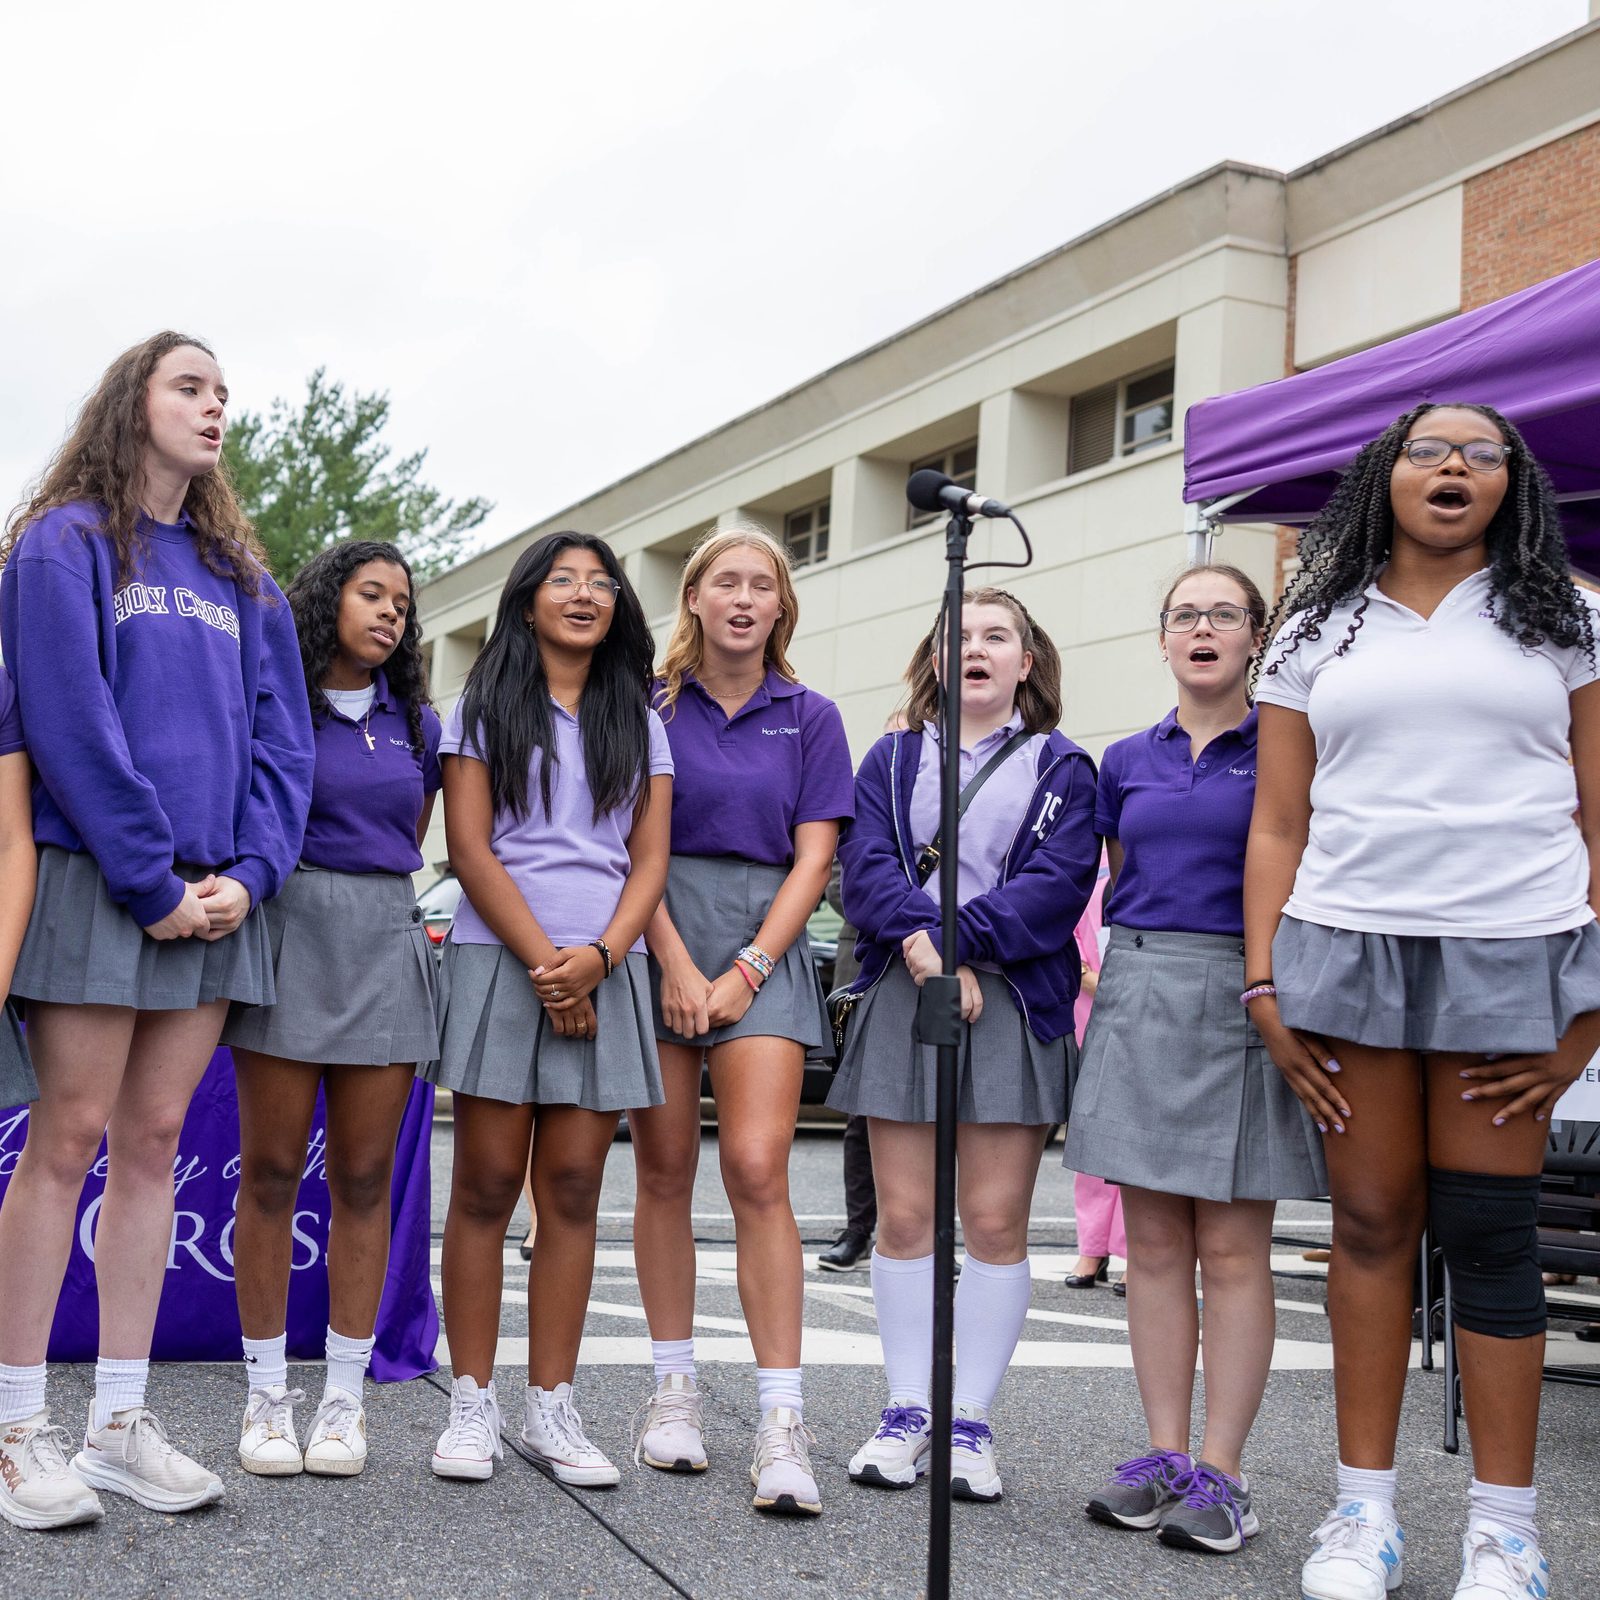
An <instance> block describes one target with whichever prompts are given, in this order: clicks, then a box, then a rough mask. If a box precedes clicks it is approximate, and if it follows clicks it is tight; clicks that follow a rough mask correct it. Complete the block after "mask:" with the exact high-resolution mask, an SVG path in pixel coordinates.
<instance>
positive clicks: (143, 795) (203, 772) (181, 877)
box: [0, 333, 312, 1528]
mask: <svg viewBox="0 0 1600 1600" xmlns="http://www.w3.org/2000/svg"><path fill="white" fill-rule="evenodd" d="M227 400H228V391H227V388H226V386H225V385H224V383H223V381H222V373H221V370H220V368H219V367H218V366H217V362H216V359H215V357H214V356H213V355H212V354H211V352H210V351H209V350H208V349H206V347H205V346H204V345H202V344H200V343H199V342H198V341H197V340H194V339H190V338H186V337H184V336H183V335H181V334H176V333H161V334H157V335H155V336H154V337H153V338H150V339H148V340H146V341H145V342H144V343H143V344H140V345H137V346H135V347H134V348H133V349H131V350H129V351H127V352H125V353H124V354H123V355H121V356H119V357H118V358H117V360H116V361H115V362H113V363H112V365H111V366H110V368H109V369H108V370H107V372H106V374H105V376H104V378H103V379H102V380H101V382H100V385H99V387H98V388H97V389H96V390H95V392H94V393H93V394H92V395H91V396H90V397H89V399H88V401H87V402H86V403H85V405H84V407H83V410H82V412H81V414H80V416H79V418H78V422H77V425H76V427H75V428H74V429H73V431H72V434H71V436H70V437H69V438H68V439H67V442H66V443H65V445H63V447H62V449H61V452H60V454H59V455H58V456H57V458H56V460H55V462H54V463H53V464H52V466H51V467H50V469H49V471H48V472H47V473H46V475H45V477H44V480H43V482H42V484H41V485H40V487H39V489H38V490H37V492H36V493H35V494H34V496H33V498H32V499H31V500H30V501H29V502H28V503H27V505H25V506H24V507H22V508H21V509H20V510H19V511H18V512H17V513H16V515H15V516H14V517H13V518H12V520H11V523H10V525H9V527H8V530H7V536H6V539H5V543H4V547H3V555H4V558H5V570H4V574H3V576H0V637H3V640H4V646H5V655H6V662H7V665H8V666H9V668H10V670H11V673H12V675H13V676H14V678H15V679H16V686H17V695H18V700H19V703H20V706H21V711H22V726H23V732H24V735H25V736H26V739H27V744H28V748H29V753H30V754H31V756H32V758H33V763H34V768H35V771H36V773H37V780H36V782H35V784H34V790H33V807H34V828H33V833H34V839H35V842H36V843H37V845H38V847H39V871H38V886H37V889H36V891H35V895H34V906H33V915H32V918H31V920H30V922H29V925H28V931H27V935H26V937H25V939H24V941H23V945H22V951H21V954H20V955H19V957H18V959H17V967H16V974H15V977H14V979H13V984H12V987H13V990H14V992H15V993H16V994H17V995H18V996H20V997H21V998H23V999H24V1000H25V1001H26V1002H27V1022H28V1039H29V1044H30V1047H31V1050H32V1054H33V1061H34V1065H35V1067H36V1069H37V1072H38V1078H39V1103H38V1106H37V1107H36V1109H35V1110H34V1112H33V1115H32V1118H31V1124H30V1127H29V1133H28V1142H27V1145H26V1147H25V1148H24V1150H23V1153H22V1157H21V1160H20V1161H19V1163H18V1166H17V1170H16V1174H15V1176H14V1177H13V1179H12V1181H11V1186H10V1188H9V1190H8V1191H7V1194H6V1200H5V1206H4V1208H3V1209H0V1451H3V1452H4V1454H5V1456H6V1458H7V1461H6V1462H5V1463H0V1513H3V1514H4V1515H5V1516H6V1517H7V1518H8V1519H9V1520H11V1521H12V1522H15V1523H17V1524H19V1525H20V1526H23V1527H30V1528H53V1527H60V1526H63V1525H65V1524H67V1523H72V1522H85V1521H92V1520H93V1519H94V1518H96V1517H98V1516H99V1515H100V1514H101V1513H100V1503H99V1500H98V1499H97V1497H96V1494H95V1490H96V1489H106V1490H110V1491H112V1492H114V1493H118V1494H125V1495H127V1496H129V1497H130V1498H131V1499H133V1500H136V1501H137V1502H138V1503H139V1504H140V1505H143V1506H147V1507H149V1508H151V1509H153V1510H159V1511H165V1512H172V1511H187V1510H191V1509H193V1508H194V1507H196V1506H200V1505H205V1504H208V1503H209V1502H212V1501H215V1500H217V1499H220V1498H221V1495H222V1484H221V1481H220V1480H219V1479H218V1478H217V1477H216V1476H215V1475H213V1474H212V1473H210V1472H208V1471H207V1470H206V1469H205V1468H204V1467H202V1466H200V1465H199V1464H198V1463H197V1462H194V1461H192V1460H190V1459H189V1458H188V1457H187V1456H186V1455H184V1454H182V1453H181V1452H180V1451H179V1450H177V1449H176V1448H175V1447H174V1446H173V1445H172V1444H171V1443H170V1442H169V1441H168V1439H167V1436H166V1431H165V1429H164V1428H163V1427H162V1425H161V1423H160V1422H159V1421H158V1420H157V1418H156V1416H155V1414H154V1413H153V1412H152V1411H151V1410H150V1409H149V1407H148V1406H147V1405H146V1404H145V1382H146V1376H147V1372H148V1368H149V1355H150V1343H151V1336H152V1332H153V1328H154V1324H155V1316H156V1308H157V1303H158V1301H159V1299H160V1294H161V1285H162V1281H163V1277H164V1268H165V1265H166V1258H167V1250H168V1244H169V1239H170V1236H171V1231H172V1212H173V1160H174V1156H175V1155H176V1152H177V1145H178V1136H179V1132H180V1130H181V1129H182V1126H183V1119H184V1114H185V1112H186V1111H187V1109H188V1105H189V1099H190V1097H191V1095H192V1094H193V1092H194V1089H195V1087H196V1085H197V1084H198V1083H199V1081H200V1078H201V1076H202V1075H203V1074H204V1072H205V1069H206V1065H207V1063H208V1062H209V1061H210V1059H211V1054H212V1051H213V1050H214V1049H215V1048H216V1043H217V1038H218V1035H219V1033H220V1032H221V1029H222V1024H223V1021H224V1018H225V1017H226V1015H227V1010H228V1005H229V1002H230V1001H235V1000H237V1001H243V1002H245V1003H249V1004H263V1003H270V1002H271V1001H272V1000H273V999H274V998H275V995H274V988H273V975H272V961H271V952H270V949H269V947H268V941H267V936H266V929H265V925H264V923H263V920H262V917H261V914H260V905H261V902H262V901H263V900H265V899H267V898H269V897H270V896H272V895H274V894H276V893H277V891H278V888H279V887H280V885H281V884H282V883H283V881H284V878H285V877H286V876H287V874H288V873H289V872H290V871H291V870H292V868H293V866H294V863H295V861H296V859H297V857H298V855H299V851H300V840H301V834H302V832H303V831H304V828H305V820H306V811H307V807H308V805H309V802H310V794H311V772H312V744H311V724H310V715H309V711H308V709H307V705H306V695H305V687H304V678H303V675H302V673H301V668H300V650H299V644H298V642H297V640H296V637H295V629H294V619H293V617H292V616H291V615H290V612H289V608H288V606H287V605H285V604H284V601H283V596H282V595H281V594H280V593H279V591H278V589H277V587H276V585H275V584H274V583H273V582H272V579H271V578H270V577H269V576H268V575H267V572H266V568H265V566H264V564H263V557H262V552H261V548H260V546H259V545H258V544H257V543H256V541H255V539H254V537H253V535H252V533H251V530H250V525H249V523H248V521H247V520H246V518H245V516H244V514H243V512H242V511H241V510H240V508H239V505H238V503H237V501H236V500H235V498H234V494H233V489H232V487H231V485H230V484H229V482H228V478H227V475H226V471H225V469H223V468H222V467H221V466H220V465H219V460H220V455H221V449H222V435H223V430H224V428H225V426H226V406H227ZM102 1134H104V1135H105V1136H106V1139H107V1145H108V1150H109V1161H108V1167H107V1175H106V1188H105V1197H104V1200H103V1202H102V1204H101V1208H100V1214H99V1221H98V1228H97V1232H96V1235H95V1272H96V1279H97V1283H98V1286H99V1299H100V1361H99V1364H98V1366H97V1368H96V1373H95V1397H94V1404H93V1408H92V1410H91V1412H90V1416H89V1425H88V1430H87V1432H86V1434H85V1436H84V1441H83V1447H82V1449H81V1450H80V1451H79V1452H78V1453H77V1455H76V1456H74V1457H72V1458H71V1460H70V1461H69V1459H68V1455H67V1448H68V1446H67V1435H66V1432H65V1430H64V1429H62V1428H59V1427H56V1426H54V1425H53V1424H52V1422H51V1420H50V1413H49V1411H48V1410H47V1409H46V1406H45V1347H46V1342H47V1340H48V1338H49V1333H50V1324H51V1320H52V1317H53V1315H54V1312H55V1303H56V1298H57V1296H58V1294H59V1293H60V1288H61V1281H62V1277H63V1275H64V1273H65V1271H66V1266H67V1260H68V1256H69V1254H70V1252H71V1249H72V1244H73V1237H74V1227H75V1213H76V1205H77V1199H78V1194H79V1191H80V1189H81V1188H82V1184H83V1178H84V1174H85V1173H86V1172H87V1170H88V1168H89V1165H90V1163H91V1162H93V1161H94V1159H95V1156H96V1153H97V1151H98V1149H99V1145H100V1139H101V1135H102ZM7 1466H9V1468H10V1469H11V1470H5V1469H6V1467H7Z"/></svg>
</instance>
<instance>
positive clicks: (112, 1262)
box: [94, 1000, 228, 1360]
mask: <svg viewBox="0 0 1600 1600" xmlns="http://www.w3.org/2000/svg"><path fill="white" fill-rule="evenodd" d="M227 1015H228V1002H227V1001H226V1000H214V1001H212V1002H211V1003H210V1004H208V1005H203V1006H196V1007H195V1008H194V1009H193V1010H192V1011H143V1012H140V1013H139V1019H138V1021H137V1022H136V1023H135V1024H134V1029H133V1043H132V1046H131V1047H130V1049H129V1051H128V1066H127V1070H126V1071H125V1072H124V1073H123V1075H122V1087H121V1089H120V1090H119V1091H118V1094H117V1102H116V1104H115V1105H114V1106H113V1107H112V1110H111V1120H110V1123H109V1125H108V1127H107V1129H106V1140H107V1151H108V1154H109V1157H110V1160H109V1163H108V1165H107V1168H106V1192H105V1199H104V1201H103V1203H102V1204H101V1207H100V1222H99V1227H98V1229H97V1231H96V1235H95V1258H94V1266H95V1279H96V1282H97V1284H98V1286H99V1291H100V1354H101V1355H103V1356H107V1357H112V1358H117V1359H121V1360H139V1359H142V1358H143V1357H146V1356H148V1355H149V1354H150V1341H151V1338H152V1337H153V1335H154V1332H155V1322H156V1308H157V1306H158V1305H159V1304H160V1301H161V1286H162V1284H163V1282H164V1281H165V1278H166V1270H167V1252H168V1250H169V1249H170V1247H171V1241H172V1209H173V1205H172V1202H173V1182H172V1166H173V1160H174V1158H175V1157H176V1155H177V1153H178V1137H179V1135H180V1134H181V1133H182V1131H183V1119H184V1114H185V1113H186V1112H187V1111H188V1109H189V1101H190V1100H191V1099H192V1098H193V1097H194V1091H195V1088H196V1086H197V1085H198V1084H199V1082H200V1080H201V1078H202V1077H204V1076H205V1070H206V1067H207V1066H208V1065H209V1064H210V1061H211V1055H212V1052H213V1051H214V1050H215V1049H216V1048H217V1039H218V1036H219V1035H220V1034H221V1032H222V1024H223V1022H224V1020H225V1019H226V1018H227Z"/></svg>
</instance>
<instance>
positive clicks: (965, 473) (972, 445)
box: [906, 439, 978, 528]
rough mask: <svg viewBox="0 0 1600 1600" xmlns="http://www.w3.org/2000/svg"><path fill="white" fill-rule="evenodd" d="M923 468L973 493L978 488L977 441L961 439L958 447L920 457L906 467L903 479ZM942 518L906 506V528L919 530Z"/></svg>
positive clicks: (931, 512)
mask: <svg viewBox="0 0 1600 1600" xmlns="http://www.w3.org/2000/svg"><path fill="white" fill-rule="evenodd" d="M924 467H932V468H933V470H934V471H935V472H942V473H943V474H944V475H945V477H947V478H949V479H950V481H951V482H952V483H958V484H960V485H961V487H962V488H963V489H970V490H971V491H972V492H973V493H974V494H975V493H977V489H978V441H977V440H976V439H964V440H963V441H962V442H961V443H960V444H953V445H951V446H950V448H949V449H948V450H940V451H938V452H937V453H936V454H934V455H931V456H923V457H922V458H921V459H920V460H917V461H913V462H912V463H911V465H910V466H909V467H907V468H906V476H907V477H908V478H909V477H910V476H911V474H912V473H913V472H921V471H922V469H923V468H924ZM943 515H944V513H943V512H942V511H918V510H917V508H916V507H915V506H907V507H906V526H907V527H908V528H920V527H921V526H922V525H923V523H925V522H936V521H938V520H939V518H940V517H942V516H943Z"/></svg>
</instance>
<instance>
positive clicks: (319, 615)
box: [284, 539, 429, 760]
mask: <svg viewBox="0 0 1600 1600" xmlns="http://www.w3.org/2000/svg"><path fill="white" fill-rule="evenodd" d="M369 561H387V562H389V563H390V564H391V565H393V566H396V567H399V569H400V570H401V571H402V572H403V573H405V575H406V582H407V583H408V584H412V577H411V567H410V564H409V563H408V562H407V561H406V558H405V557H404V556H403V555H401V554H400V552H399V550H398V549H396V547H395V546H394V545H392V544H390V543H388V542H387V541H386V540H383V539H341V540H340V541H339V542H338V543H337V544H330V545H329V546H328V547H327V548H326V549H325V550H319V551H318V552H317V553H316V555H314V556H312V558H311V559H310V560H309V561H308V562H306V564H305V565H304V566H303V567H301V569H300V570H299V571H298V572H297V573H296V574H295V576H294V582H292V583H291V584H290V585H289V587H288V588H287V589H286V590H284V596H285V598H286V599H287V600H288V602H289V609H290V610H291V611H292V612H293V613H294V626H295V632H296V633H297V634H299V636H300V665H301V667H302V668H303V669H304V671H305V675H306V694H307V696H308V698H309V699H310V701H311V718H312V721H314V722H315V723H316V724H317V725H318V726H319V727H320V726H321V725H322V724H323V723H325V722H326V721H327V720H328V718H329V717H330V716H332V715H333V702H332V701H330V700H329V699H328V697H327V695H325V694H324V693H323V692H322V680H323V679H324V678H325V677H327V675H328V672H329V670H330V669H331V668H332V666H333V663H334V658H335V657H336V656H337V655H338V653H339V596H340V595H341V594H342V593H343V591H344V586H345V585H346V584H347V583H348V582H349V581H350V579H351V576H352V575H353V574H354V573H356V572H358V571H359V570H360V569H361V568H362V567H364V566H366V564H367V563H368V562H369ZM383 672H384V676H385V677H386V678H387V679H388V680H389V688H390V690H391V691H392V692H393V693H394V694H396V695H398V696H399V698H400V699H402V700H403V701H405V706H406V733H407V734H408V735H409V737H410V740H411V749H412V751H413V753H414V754H415V755H416V756H417V758H418V759H419V760H420V759H421V758H422V755H423V750H424V746H423V740H422V708H423V707H424V706H425V705H427V704H428V703H429V701H428V666H427V663H426V662H425V661H424V660H423V657H422V624H421V622H420V621H418V619H417V606H416V591H415V586H414V584H413V586H412V602H411V604H410V606H408V607H407V608H406V615H405V622H404V624H403V625H402V627H401V630H400V642H399V644H397V645H396V646H395V647H394V653H393V655H391V656H390V657H389V659H388V660H387V661H385V662H384V664H383Z"/></svg>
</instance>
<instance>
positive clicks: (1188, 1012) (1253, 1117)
mask: <svg viewBox="0 0 1600 1600" xmlns="http://www.w3.org/2000/svg"><path fill="white" fill-rule="evenodd" d="M1243 988H1244V941H1243V940H1242V939H1239V938H1235V937H1233V936H1232V935H1229V934H1215V933H1144V932H1139V931H1136V930H1135V929H1132V928H1118V927H1113V928H1112V930H1111V942H1110V946H1109V947H1108V949H1107V951H1106V958H1105V964H1104V965H1103V966H1102V967H1101V969H1100V984H1099V987H1098V988H1097V989H1096V990H1095V993H1094V1007H1093V1009H1092V1010H1091V1011H1090V1013H1089V1026H1088V1029H1087V1030H1086V1032H1085V1034H1084V1039H1083V1066H1082V1068H1081V1070H1080V1071H1079V1074H1078V1082H1077V1089H1076V1092H1075V1094H1074V1095H1073V1101H1072V1117H1071V1120H1070V1122H1069V1123H1068V1126H1067V1147H1066V1154H1065V1157H1064V1161H1065V1164H1066V1165H1067V1166H1068V1167H1070V1168H1071V1169H1072V1170H1073V1171H1074V1172H1086V1173H1089V1174H1090V1175H1091V1176H1092V1177H1096V1178H1105V1179H1107V1180H1109V1181H1110V1182H1112V1183H1126V1184H1133V1185H1134V1186H1135V1187H1137V1188H1140V1189H1154V1190H1157V1191H1159V1192H1160V1193H1162V1194H1177V1195H1185V1196H1187V1197H1189V1198H1191V1199H1195V1200H1299V1199H1313V1198H1315V1197H1316V1196H1318V1195H1325V1194H1326V1193H1327V1192H1328V1174H1327V1169H1326V1167H1325V1166H1324V1164H1323V1159H1322V1141H1321V1136H1320V1135H1319V1134H1318V1132H1317V1130H1316V1128H1315V1126H1314V1125H1313V1124H1312V1121H1311V1119H1310V1117H1308V1116H1307V1115H1306V1112H1305V1109H1304V1107H1303V1106H1302V1105H1301V1104H1300V1102H1299V1100H1298V1099H1296V1098H1295V1095H1294V1091H1293V1090H1291V1089H1290V1087H1289V1085H1288V1083H1287V1082H1286V1081H1285V1079H1284V1077H1283V1075H1282V1073H1280V1072H1279V1071H1278V1069H1277V1068H1276V1067H1275V1066H1274V1065H1273V1064H1272V1058H1271V1057H1270V1056H1269V1055H1268V1054H1267V1052H1266V1048H1265V1047H1264V1046H1263V1045H1262V1043H1261V1035H1260V1034H1259V1033H1257V1032H1256V1030H1255V1027H1254V1025H1253V1024H1252V1023H1251V1021H1250V1019H1249V1017H1248V1016H1247V1015H1246V1014H1245V1010H1244V1007H1243V1006H1241V1005H1240V1004H1239V994H1240V991H1241V990H1242V989H1243Z"/></svg>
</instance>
